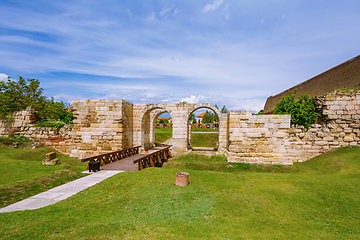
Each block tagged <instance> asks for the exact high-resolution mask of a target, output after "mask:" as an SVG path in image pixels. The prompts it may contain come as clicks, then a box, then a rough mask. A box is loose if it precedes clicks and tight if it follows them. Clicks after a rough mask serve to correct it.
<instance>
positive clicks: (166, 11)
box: [160, 7, 171, 17]
mask: <svg viewBox="0 0 360 240" xmlns="http://www.w3.org/2000/svg"><path fill="white" fill-rule="evenodd" d="M170 11H171V9H170V8H169V7H166V8H164V9H163V10H161V12H160V15H161V16H162V17H163V16H164V15H165V14H166V13H168V12H170Z"/></svg>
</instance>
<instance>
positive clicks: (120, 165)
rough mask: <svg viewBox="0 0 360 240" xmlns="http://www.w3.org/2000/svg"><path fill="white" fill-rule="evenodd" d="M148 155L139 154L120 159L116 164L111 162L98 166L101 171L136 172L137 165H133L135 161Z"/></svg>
mask: <svg viewBox="0 0 360 240" xmlns="http://www.w3.org/2000/svg"><path fill="white" fill-rule="evenodd" d="M146 155H148V154H147V153H139V154H136V155H134V156H131V157H127V158H124V159H121V160H119V161H116V162H111V163H109V164H106V165H103V166H100V171H101V170H116V171H138V164H136V163H135V164H134V161H135V160H138V159H140V158H142V157H144V156H146Z"/></svg>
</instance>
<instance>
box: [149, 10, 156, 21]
mask: <svg viewBox="0 0 360 240" xmlns="http://www.w3.org/2000/svg"><path fill="white" fill-rule="evenodd" d="M147 19H148V20H151V21H153V20H155V19H156V17H155V13H154V12H151V13H150V15H149V16H148V18H147Z"/></svg>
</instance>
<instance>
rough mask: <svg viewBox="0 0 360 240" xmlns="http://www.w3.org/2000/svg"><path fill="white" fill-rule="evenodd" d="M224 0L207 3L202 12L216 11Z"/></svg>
mask: <svg viewBox="0 0 360 240" xmlns="http://www.w3.org/2000/svg"><path fill="white" fill-rule="evenodd" d="M223 2H224V0H216V1H215V2H213V3H209V4H206V5H205V7H204V8H203V10H202V12H203V13H206V12H209V11H215V10H216V9H218V8H219V7H220V5H221V4H222V3H223Z"/></svg>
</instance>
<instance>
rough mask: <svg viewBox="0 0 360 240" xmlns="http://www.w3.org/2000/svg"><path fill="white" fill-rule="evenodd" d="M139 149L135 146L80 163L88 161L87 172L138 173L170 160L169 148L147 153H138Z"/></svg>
mask: <svg viewBox="0 0 360 240" xmlns="http://www.w3.org/2000/svg"><path fill="white" fill-rule="evenodd" d="M139 148H140V146H137V147H132V148H128V149H123V150H120V151H115V152H110V153H105V154H101V155H97V156H93V157H89V158H85V159H82V160H81V161H82V162H87V161H89V164H88V168H87V169H86V170H89V171H90V170H91V171H97V170H100V171H101V170H108V171H138V170H141V169H144V168H147V167H160V166H162V165H163V163H164V162H166V161H167V160H168V158H171V154H170V146H165V145H164V144H163V145H162V147H161V148H155V149H153V150H150V151H149V153H139ZM89 168H90V169H89ZM99 168H100V169H99Z"/></svg>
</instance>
